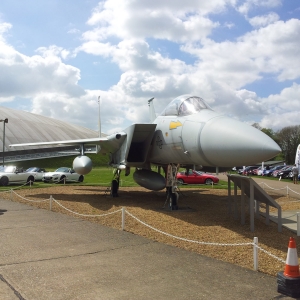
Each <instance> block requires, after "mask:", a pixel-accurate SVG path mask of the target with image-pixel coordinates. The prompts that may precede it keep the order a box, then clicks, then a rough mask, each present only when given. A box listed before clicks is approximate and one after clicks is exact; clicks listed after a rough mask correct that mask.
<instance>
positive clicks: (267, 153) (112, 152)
mask: <svg viewBox="0 0 300 300" xmlns="http://www.w3.org/2000/svg"><path fill="white" fill-rule="evenodd" d="M148 105H149V112H150V118H151V121H152V123H150V124H133V125H131V126H129V127H128V128H126V129H124V130H123V131H121V132H118V133H115V134H112V135H109V136H107V137H99V138H92V139H79V140H69V141H67V140H65V141H53V142H44V143H43V142H40V143H27V144H14V145H10V146H13V147H18V146H37V145H39V146H41V145H77V147H78V145H79V146H80V153H79V155H78V156H77V157H76V158H75V159H74V162H73V168H74V170H75V171H76V172H77V173H78V174H82V175H85V174H87V173H89V172H90V171H91V170H92V161H91V159H90V158H89V157H87V156H86V155H85V148H86V147H87V146H91V145H97V148H98V153H99V154H105V155H106V154H108V155H109V157H110V165H111V166H113V167H114V168H115V170H116V171H115V176H114V178H113V180H112V184H111V195H112V196H113V197H115V196H118V189H119V179H120V174H121V171H122V170H124V172H125V175H128V174H129V173H130V170H131V169H132V168H133V169H135V171H134V174H133V178H134V180H135V181H136V183H138V184H139V185H140V186H143V187H145V188H147V189H150V190H162V189H164V188H167V195H168V199H170V206H171V208H175V209H176V208H177V199H178V194H177V193H176V186H177V182H176V174H177V172H178V169H179V167H184V168H186V169H187V170H188V169H197V168H198V169H201V168H203V169H204V170H205V168H207V167H210V168H211V167H213V168H215V170H216V171H217V172H218V170H219V168H224V167H225V168H230V167H234V166H241V165H251V164H256V163H258V162H263V161H266V160H268V159H270V158H272V157H274V156H276V155H277V154H278V153H280V151H281V149H280V147H279V146H278V145H277V144H276V143H275V142H274V141H273V140H272V139H271V138H270V137H269V136H267V135H266V134H264V133H263V132H261V131H260V130H258V129H256V128H254V127H253V126H250V125H248V124H246V123H242V122H240V121H237V120H235V119H232V118H229V117H227V116H225V115H224V114H221V113H218V112H215V111H214V110H213V109H212V108H211V107H210V106H209V105H208V104H207V103H206V102H205V101H204V100H203V99H202V98H200V97H198V96H193V95H182V96H179V97H177V98H176V99H174V100H173V101H171V102H170V103H169V105H168V106H167V107H166V108H165V109H164V110H163V112H162V113H161V114H160V115H159V116H157V117H156V114H155V110H154V106H153V98H152V99H150V100H148ZM153 166H157V169H156V170H157V171H153V170H152V167H153ZM162 170H163V171H164V175H162V174H161V171H162Z"/></svg>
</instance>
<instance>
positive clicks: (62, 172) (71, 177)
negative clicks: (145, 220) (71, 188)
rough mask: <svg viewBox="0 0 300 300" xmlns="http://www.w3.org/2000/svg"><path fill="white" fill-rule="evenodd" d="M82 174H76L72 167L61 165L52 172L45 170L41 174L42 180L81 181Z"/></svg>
mask: <svg viewBox="0 0 300 300" xmlns="http://www.w3.org/2000/svg"><path fill="white" fill-rule="evenodd" d="M83 179H84V177H83V175H79V174H77V173H76V172H75V171H74V170H73V169H72V168H66V167H61V168H58V169H57V170H56V171H54V172H46V173H44V175H43V178H42V181H43V182H59V183H64V182H75V181H78V182H83Z"/></svg>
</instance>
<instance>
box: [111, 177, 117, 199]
mask: <svg viewBox="0 0 300 300" xmlns="http://www.w3.org/2000/svg"><path fill="white" fill-rule="evenodd" d="M118 191H119V181H118V180H117V179H114V180H113V181H112V182H111V193H110V195H111V196H112V197H119V195H118Z"/></svg>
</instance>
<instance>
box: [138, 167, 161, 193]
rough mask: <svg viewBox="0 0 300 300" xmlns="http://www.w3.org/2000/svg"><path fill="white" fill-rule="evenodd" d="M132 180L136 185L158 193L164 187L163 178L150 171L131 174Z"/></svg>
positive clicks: (143, 170) (144, 170) (142, 170)
mask: <svg viewBox="0 0 300 300" xmlns="http://www.w3.org/2000/svg"><path fill="white" fill-rule="evenodd" d="M133 179H134V181H135V182H136V183H137V184H138V185H140V186H142V187H144V188H146V189H148V190H152V191H160V190H162V189H164V188H165V187H166V180H165V178H164V177H163V176H162V175H161V174H159V173H157V172H154V171H151V170H146V169H141V170H136V171H135V172H134V173H133Z"/></svg>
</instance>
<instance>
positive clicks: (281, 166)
mask: <svg viewBox="0 0 300 300" xmlns="http://www.w3.org/2000/svg"><path fill="white" fill-rule="evenodd" d="M283 167H285V165H277V166H275V167H273V168H270V169H269V170H268V169H266V170H265V171H264V173H263V176H272V175H273V172H274V171H277V170H279V169H282V168H283Z"/></svg>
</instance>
